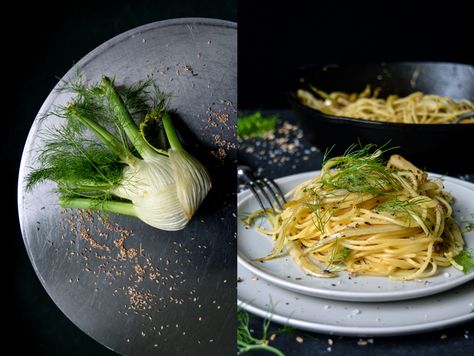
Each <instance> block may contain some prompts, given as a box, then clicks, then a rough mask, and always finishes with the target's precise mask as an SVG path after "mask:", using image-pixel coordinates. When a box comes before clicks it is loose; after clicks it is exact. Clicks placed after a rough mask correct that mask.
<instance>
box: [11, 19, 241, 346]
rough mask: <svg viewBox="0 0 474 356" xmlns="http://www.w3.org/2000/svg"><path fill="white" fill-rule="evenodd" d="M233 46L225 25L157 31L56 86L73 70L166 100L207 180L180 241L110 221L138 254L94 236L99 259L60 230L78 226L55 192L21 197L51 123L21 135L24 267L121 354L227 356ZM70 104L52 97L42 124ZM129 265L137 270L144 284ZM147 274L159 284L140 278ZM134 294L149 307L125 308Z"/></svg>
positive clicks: (98, 54) (231, 299) (201, 22)
mask: <svg viewBox="0 0 474 356" xmlns="http://www.w3.org/2000/svg"><path fill="white" fill-rule="evenodd" d="M236 39H237V37H236V25H235V24H233V23H230V22H225V21H219V20H208V19H180V20H171V21H162V22H157V23H153V24H149V25H145V26H142V27H139V28H136V29H134V30H131V31H128V32H126V33H124V34H122V35H119V36H117V37H115V38H114V39H112V40H110V41H108V42H107V43H105V44H103V45H101V46H100V47H98V48H97V49H95V50H94V51H92V52H91V53H89V54H88V55H87V56H86V57H84V58H83V59H82V60H81V61H80V62H78V63H77V65H76V66H75V67H74V68H73V69H71V71H70V72H68V73H67V74H66V76H65V78H70V77H71V76H72V75H74V73H75V72H76V70H77V69H79V70H80V71H81V72H82V73H83V74H84V75H85V77H86V79H87V80H90V81H96V80H97V79H98V78H100V76H101V75H103V74H106V75H109V76H115V77H116V78H117V81H118V83H119V84H120V83H133V82H135V81H137V80H140V79H146V78H147V76H150V75H152V76H153V78H155V82H156V83H157V84H158V86H159V87H160V88H161V89H162V90H164V91H166V92H169V93H172V97H171V100H170V104H169V106H170V108H171V109H174V110H175V111H176V119H177V126H178V130H180V134H181V135H182V137H183V139H184V141H185V144H186V145H187V147H188V149H189V151H190V152H191V153H192V154H194V155H196V156H197V157H199V158H200V159H201V160H202V161H203V162H204V163H205V165H206V166H207V167H208V168H209V170H210V173H211V176H212V178H213V189H212V190H211V192H210V194H209V196H208V197H207V199H206V200H205V202H204V203H203V205H202V206H201V208H200V209H199V211H198V212H197V214H196V215H195V216H194V218H193V219H192V221H191V222H190V223H189V225H188V226H187V227H186V229H185V230H182V231H179V232H164V231H160V230H157V229H153V228H151V227H149V226H146V225H144V224H143V223H141V222H139V221H138V220H136V219H132V218H126V217H121V216H115V215H111V216H110V217H109V219H110V221H109V222H110V223H111V224H112V225H114V224H119V225H120V226H121V227H123V228H124V229H126V230H130V231H133V233H132V235H131V236H129V237H128V238H127V239H126V241H125V243H124V244H125V245H126V248H127V249H128V250H129V251H130V250H132V249H135V250H136V251H137V252H138V255H137V256H135V257H134V256H133V254H132V256H131V257H130V256H126V257H125V258H120V256H117V254H118V253H119V251H118V250H117V248H116V242H117V240H119V239H120V238H121V235H120V232H117V231H109V232H108V233H107V234H108V236H106V237H104V236H99V235H98V234H97V235H96V236H95V239H96V240H97V241H99V242H100V243H101V244H102V245H103V246H105V247H103V248H102V251H99V250H101V248H98V247H97V246H93V245H91V243H90V242H89V241H87V240H84V239H83V238H81V237H80V236H79V233H77V232H74V231H73V232H72V231H71V222H68V219H69V220H70V219H76V220H77V215H75V214H74V212H63V211H62V209H61V208H59V207H58V206H57V196H56V194H55V193H54V186H53V185H51V184H45V185H42V186H40V187H38V188H37V189H35V190H33V191H32V192H31V193H25V191H24V188H23V179H24V177H25V175H26V174H27V173H28V171H29V169H30V167H31V166H34V164H35V153H36V152H37V149H38V147H40V146H41V145H42V140H41V137H40V136H41V134H40V133H41V132H42V131H43V130H44V129H45V128H47V127H51V126H54V125H55V124H56V123H55V121H54V119H53V118H49V119H47V120H42V121H40V120H39V119H38V118H37V119H36V120H35V123H34V124H33V127H32V129H31V131H30V135H29V137H28V140H27V143H26V146H25V150H24V155H23V158H22V163H21V168H20V174H19V190H18V193H19V216H20V224H21V228H22V233H23V237H24V242H25V245H26V248H27V251H28V254H29V256H30V259H31V262H32V264H33V267H34V269H35V271H36V272H37V274H38V277H39V278H40V280H41V283H42V284H43V286H44V287H45V289H46V290H47V291H48V294H49V295H50V296H51V298H52V299H53V300H54V302H55V303H56V304H57V305H58V306H59V308H60V309H61V310H62V311H63V312H64V313H65V314H66V315H67V316H68V317H69V318H70V319H71V320H72V321H73V322H74V323H75V324H76V325H77V326H78V327H79V328H81V329H82V330H83V331H85V332H86V333H87V334H89V335H90V336H92V337H93V338H94V339H96V340H97V341H99V342H101V343H102V344H104V345H106V346H107V347H109V348H111V349H113V350H115V351H117V352H119V353H123V354H130V355H146V354H157V353H160V354H190V353H192V354H216V353H219V354H222V353H224V354H226V353H232V352H233V351H234V350H235V348H234V347H235V346H234V345H235V318H234V315H235V298H236V296H235V288H234V284H233V283H234V281H235V278H236V277H235V239H234V231H235V218H234V217H233V213H234V212H235V196H234V195H233V190H234V188H233V184H229V182H228V180H225V179H223V176H224V175H225V172H228V171H233V169H234V168H235V166H234V161H235V157H236V155H235V149H234V147H233V146H232V144H234V143H235V142H234V141H235V139H234V135H235V130H234V129H233V128H234V125H235V119H236V109H235V107H234V105H235V104H236ZM67 99H68V96H67V95H66V96H65V95H64V94H59V93H57V92H54V91H53V92H52V93H51V94H50V96H49V97H48V98H47V99H46V101H45V103H44V105H43V107H42V108H41V110H40V113H39V115H40V114H41V113H45V112H48V111H50V110H51V109H52V108H53V107H54V106H55V105H58V104H61V103H64V102H65V101H66V100H67ZM222 115H223V116H222ZM219 149H223V150H224V151H222V150H221V151H219ZM222 152H225V156H224V155H223V154H222ZM222 172H224V173H222ZM75 225H76V226H78V224H77V222H76V224H75ZM83 226H84V227H89V228H90V229H91V231H92V233H93V234H94V231H93V230H94V226H99V228H100V229H102V228H104V226H105V225H104V224H102V223H100V222H98V220H97V217H96V218H95V222H94V223H93V224H90V223H87V222H85V223H84V224H83ZM101 238H103V239H102V240H101ZM104 256H105V257H104ZM102 257H104V258H105V261H104V259H103V258H102ZM137 265H139V266H141V267H142V268H144V269H145V275H144V278H143V280H141V281H140V277H141V276H143V274H142V272H141V271H140V270H139V269H140V267H137ZM151 266H152V267H151ZM137 268H138V270H137ZM153 268H154V269H153ZM156 271H158V272H157V273H158V275H159V277H156V276H154V278H147V277H148V276H149V273H151V272H156ZM130 288H132V290H131V289H130ZM132 292H137V293H138V294H137V293H135V294H134V295H135V296H137V295H138V297H139V298H142V300H143V299H145V300H146V301H147V303H146V307H144V308H141V307H140V306H138V307H137V305H136V303H133V300H132V297H133V295H132V294H133V293H132ZM148 306H149V307H150V308H148Z"/></svg>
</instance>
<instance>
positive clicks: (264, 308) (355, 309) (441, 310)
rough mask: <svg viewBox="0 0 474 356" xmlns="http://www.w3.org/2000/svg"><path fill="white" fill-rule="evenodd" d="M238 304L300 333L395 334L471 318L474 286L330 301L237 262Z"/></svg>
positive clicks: (422, 329) (428, 329) (465, 320)
mask: <svg viewBox="0 0 474 356" xmlns="http://www.w3.org/2000/svg"><path fill="white" fill-rule="evenodd" d="M237 275H238V276H239V281H240V282H239V283H238V284H237V288H238V305H239V306H240V307H241V308H243V309H245V310H247V311H248V312H250V313H253V314H256V315H259V316H261V317H262V318H269V319H271V320H272V321H273V322H276V323H279V324H284V325H290V326H293V327H295V328H298V329H302V330H308V331H314V332H321V333H325V334H335V335H349V336H360V337H362V336H365V337H369V336H394V335H402V334H412V333H417V332H425V331H430V330H437V329H440V328H444V327H447V326H453V325H456V324H460V323H464V322H467V321H469V320H474V313H473V312H472V310H473V308H474V282H472V281H471V282H468V283H466V284H465V285H463V286H461V287H458V288H456V289H453V290H449V291H447V292H444V293H440V294H436V295H432V296H429V297H425V298H420V299H412V300H404V301H399V302H385V303H356V302H343V301H331V300H327V299H321V298H315V297H311V296H307V295H303V294H297V293H294V292H292V291H289V290H287V289H282V288H279V287H277V286H275V285H273V284H271V283H268V282H267V281H265V280H263V279H260V278H258V277H256V276H255V275H254V274H253V273H252V272H250V271H249V270H248V269H246V268H245V267H244V266H243V265H242V264H240V263H239V264H238V268H237Z"/></svg>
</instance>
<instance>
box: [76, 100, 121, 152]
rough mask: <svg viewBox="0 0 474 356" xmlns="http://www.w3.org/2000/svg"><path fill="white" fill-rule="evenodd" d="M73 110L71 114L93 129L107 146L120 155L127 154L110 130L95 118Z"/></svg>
mask: <svg viewBox="0 0 474 356" xmlns="http://www.w3.org/2000/svg"><path fill="white" fill-rule="evenodd" d="M71 111H72V112H71V114H72V115H74V117H75V118H76V119H77V120H78V121H80V122H81V123H82V124H84V125H86V126H87V127H88V128H89V129H91V131H92V132H94V134H95V135H96V136H97V138H98V139H100V140H101V141H102V142H103V143H104V144H105V145H106V146H107V147H109V148H110V149H111V150H112V151H113V152H114V153H115V154H116V155H117V156H118V157H120V158H125V157H124V156H126V154H125V152H124V148H123V146H122V145H121V144H120V142H119V141H118V140H117V139H116V138H115V137H114V136H113V135H112V134H111V133H110V132H109V131H107V130H106V129H105V128H103V127H102V126H101V125H99V124H98V123H96V122H95V121H94V120H92V119H90V118H88V117H86V116H84V115H81V114H79V113H78V112H75V110H74V109H73V108H71ZM127 156H128V155H127Z"/></svg>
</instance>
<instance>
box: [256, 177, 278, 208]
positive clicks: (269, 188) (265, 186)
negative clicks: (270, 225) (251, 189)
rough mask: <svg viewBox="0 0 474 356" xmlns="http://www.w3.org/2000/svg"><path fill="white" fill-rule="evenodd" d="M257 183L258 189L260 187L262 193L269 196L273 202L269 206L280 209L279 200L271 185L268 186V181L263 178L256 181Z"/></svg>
mask: <svg viewBox="0 0 474 356" xmlns="http://www.w3.org/2000/svg"><path fill="white" fill-rule="evenodd" d="M257 183H258V184H259V185H260V187H262V189H263V190H264V191H267V192H268V193H269V194H270V196H271V197H272V198H273V201H272V202H271V205H272V206H275V205H276V206H278V207H279V208H281V207H282V206H281V203H280V200H279V199H278V195H277V194H276V192H275V190H274V189H273V187H272V185H270V184H269V183H268V179H266V178H263V179H259V180H257Z"/></svg>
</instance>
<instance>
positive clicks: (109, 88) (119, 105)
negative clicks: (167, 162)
mask: <svg viewBox="0 0 474 356" xmlns="http://www.w3.org/2000/svg"><path fill="white" fill-rule="evenodd" d="M102 86H103V88H104V90H105V95H106V97H107V99H108V101H109V103H110V106H111V107H112V108H113V110H114V113H115V115H116V118H117V120H118V122H119V124H120V126H121V127H122V129H123V130H124V131H125V133H126V134H127V136H128V138H129V139H130V141H131V142H132V145H133V146H134V147H135V148H136V150H137V151H138V153H140V155H141V156H142V157H143V158H145V157H146V156H150V155H153V154H154V152H153V150H152V149H151V148H150V147H149V146H148V143H147V142H146V141H145V140H144V139H143V137H142V135H141V134H140V131H139V129H138V126H137V125H136V124H135V121H133V119H132V116H131V115H130V112H129V111H128V109H127V107H126V106H125V103H124V102H123V99H122V98H121V96H120V94H119V93H118V92H117V90H116V89H115V87H114V85H113V84H112V82H111V80H110V79H109V78H108V77H105V76H104V77H102Z"/></svg>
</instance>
